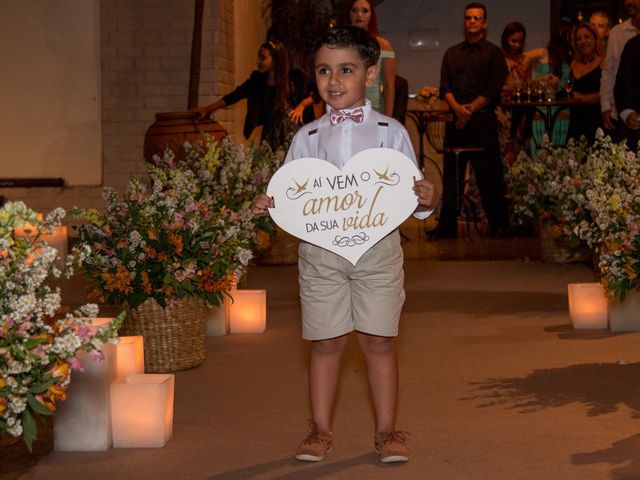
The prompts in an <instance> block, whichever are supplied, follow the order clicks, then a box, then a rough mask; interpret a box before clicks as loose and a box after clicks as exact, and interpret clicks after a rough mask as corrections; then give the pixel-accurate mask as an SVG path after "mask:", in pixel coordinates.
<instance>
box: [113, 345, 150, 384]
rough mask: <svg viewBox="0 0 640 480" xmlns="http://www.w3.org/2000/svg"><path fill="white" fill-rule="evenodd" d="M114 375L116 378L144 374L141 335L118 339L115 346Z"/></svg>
mask: <svg viewBox="0 0 640 480" xmlns="http://www.w3.org/2000/svg"><path fill="white" fill-rule="evenodd" d="M115 347H116V374H117V376H118V377H121V376H123V375H130V374H134V373H144V341H143V338H142V335H134V336H130V337H118V343H117V344H116V346H115Z"/></svg>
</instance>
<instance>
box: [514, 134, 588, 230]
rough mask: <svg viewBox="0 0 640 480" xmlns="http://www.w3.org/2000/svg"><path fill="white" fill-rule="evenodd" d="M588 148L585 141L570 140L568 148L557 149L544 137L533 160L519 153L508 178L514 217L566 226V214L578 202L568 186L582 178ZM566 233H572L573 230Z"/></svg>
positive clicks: (558, 147)
mask: <svg viewBox="0 0 640 480" xmlns="http://www.w3.org/2000/svg"><path fill="white" fill-rule="evenodd" d="M587 148H588V145H587V143H586V141H585V140H581V141H577V142H576V141H574V140H570V141H569V143H568V145H567V146H566V147H564V146H556V145H553V144H551V143H550V142H549V138H548V136H546V135H545V137H544V142H543V145H542V146H541V147H540V148H539V149H538V150H537V154H536V156H535V157H534V158H531V157H529V155H527V153H526V152H524V151H522V152H520V154H519V155H518V157H517V158H516V161H515V162H514V163H513V165H512V166H511V169H510V170H509V171H508V173H507V175H506V180H507V183H508V185H509V187H510V188H509V190H510V195H511V197H512V200H513V204H514V215H515V216H516V217H521V218H522V217H528V218H530V219H533V220H539V221H544V220H550V221H552V222H555V223H559V224H563V223H564V213H565V212H567V211H569V210H570V208H573V207H575V203H576V198H575V197H573V196H572V195H571V194H572V192H571V191H570V190H569V189H568V188H567V183H568V182H569V181H571V180H574V179H576V178H578V177H579V175H580V173H581V172H580V164H581V163H582V161H583V160H584V158H585V157H586V152H587ZM569 205H570V206H571V207H569ZM563 231H564V233H565V234H567V235H571V234H572V232H571V230H570V229H563Z"/></svg>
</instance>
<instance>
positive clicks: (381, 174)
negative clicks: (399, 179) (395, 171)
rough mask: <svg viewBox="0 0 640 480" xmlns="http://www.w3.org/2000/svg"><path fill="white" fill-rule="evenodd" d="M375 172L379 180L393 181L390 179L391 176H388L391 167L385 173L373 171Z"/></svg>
mask: <svg viewBox="0 0 640 480" xmlns="http://www.w3.org/2000/svg"><path fill="white" fill-rule="evenodd" d="M373 171H374V172H376V175H378V178H379V179H380V180H388V181H391V179H390V178H389V175H388V174H387V172H388V171H389V167H387V169H386V170H385V171H384V172H383V173H380V172H378V171H377V170H376V169H375V168H374V169H373Z"/></svg>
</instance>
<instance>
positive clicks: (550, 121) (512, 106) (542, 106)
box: [500, 98, 600, 138]
mask: <svg viewBox="0 0 640 480" xmlns="http://www.w3.org/2000/svg"><path fill="white" fill-rule="evenodd" d="M599 104H600V103H599V102H598V101H583V100H578V99H576V98H568V99H566V98H565V99H562V100H552V101H549V102H547V101H534V102H512V101H509V102H503V103H501V104H500V106H501V107H503V108H504V109H506V110H512V111H518V110H519V111H522V112H524V113H525V115H526V119H527V120H526V121H527V125H526V128H525V132H527V133H526V135H527V136H528V137H531V136H532V135H531V122H532V120H533V116H534V114H535V112H536V111H537V112H540V113H541V114H542V117H543V119H544V130H545V132H546V133H547V135H549V138H551V134H552V132H553V127H554V125H555V123H556V120H557V119H558V116H559V115H560V114H561V113H562V112H566V111H567V110H570V109H571V108H572V107H576V106H584V105H599ZM554 107H555V108H554Z"/></svg>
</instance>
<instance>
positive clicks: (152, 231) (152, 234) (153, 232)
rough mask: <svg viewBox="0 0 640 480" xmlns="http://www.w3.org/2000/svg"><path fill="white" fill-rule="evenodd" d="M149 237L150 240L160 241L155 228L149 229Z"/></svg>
mask: <svg viewBox="0 0 640 480" xmlns="http://www.w3.org/2000/svg"><path fill="white" fill-rule="evenodd" d="M147 235H148V236H149V240H157V239H158V231H157V230H156V229H155V228H153V227H152V228H150V229H149V231H148V232H147Z"/></svg>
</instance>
